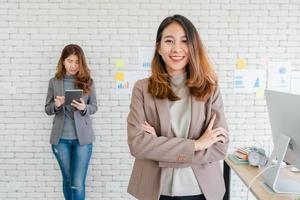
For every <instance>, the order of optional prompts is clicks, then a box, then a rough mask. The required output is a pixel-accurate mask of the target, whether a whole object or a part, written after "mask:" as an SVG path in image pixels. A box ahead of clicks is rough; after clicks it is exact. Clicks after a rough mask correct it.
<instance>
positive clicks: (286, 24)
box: [0, 0, 300, 200]
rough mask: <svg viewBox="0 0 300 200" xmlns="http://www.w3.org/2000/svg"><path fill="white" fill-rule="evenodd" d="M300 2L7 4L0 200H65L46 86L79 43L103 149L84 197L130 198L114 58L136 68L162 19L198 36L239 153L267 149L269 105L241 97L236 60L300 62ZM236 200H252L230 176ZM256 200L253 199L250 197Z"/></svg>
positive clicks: (3, 1)
mask: <svg viewBox="0 0 300 200" xmlns="http://www.w3.org/2000/svg"><path fill="white" fill-rule="evenodd" d="M299 7H300V2H299V1H297V0H276V1H275V0H272V1H268V0H244V1H238V0H219V1H209V0H204V1H202V0H201V1H197V0H189V1H182V0H180V1H179V0H169V1H161V0H148V1H145V0H127V1H126V0H124V1H123V0H89V1H88V2H87V1H83V0H69V1H65V2H63V1H57V0H47V1H46V0H42V1H37V0H18V1H16V0H15V1H14V0H12V1H8V0H0V91H1V93H0V111H1V113H2V115H1V116H0V199H6V200H13V199H22V200H34V199H41V200H43V199H49V200H54V199H62V198H63V197H62V189H61V175H60V171H59V169H58V165H57V163H56V160H55V159H54V157H53V155H52V153H51V150H50V145H49V143H48V140H49V132H50V128H51V120H52V118H51V117H48V116H46V114H45V113H44V101H45V96H46V91H47V84H48V80H49V78H50V77H52V76H53V75H54V72H55V66H56V63H57V61H58V57H59V55H60V52H61V50H62V48H63V46H65V45H66V44H69V43H77V44H79V45H81V46H82V47H83V49H84V51H85V53H86V56H87V58H88V62H89V63H90V68H91V70H92V75H93V77H94V79H95V81H96V86H97V97H98V104H99V111H98V112H97V113H96V114H95V115H94V116H93V125H94V129H95V131H96V137H97V141H96V142H95V143H94V153H93V157H92V160H91V165H90V168H89V172H88V180H87V199H94V200H96V199H97V200H98V199H131V197H130V196H129V195H128V194H127V193H126V186H127V183H128V179H129V175H130V171H131V167H132V162H133V159H132V157H131V156H130V154H129V152H128V147H127V143H126V137H127V136H126V116H127V113H128V110H129V103H130V99H129V95H125V94H123V95H122V94H116V92H115V90H114V89H113V85H114V80H113V75H114V72H115V71H116V70H117V69H116V68H115V66H114V65H115V63H114V62H115V60H116V59H119V58H121V59H124V61H125V68H124V70H139V68H138V67H137V63H138V60H137V59H138V48H139V47H143V46H145V47H148V46H149V47H150V46H153V44H154V39H155V34H156V30H157V27H158V25H159V23H160V22H161V20H162V19H163V18H165V17H166V16H168V15H172V14H175V13H179V14H183V15H185V16H187V17H188V18H189V19H191V21H192V22H193V23H194V24H195V25H196V27H197V28H198V30H199V32H200V35H201V37H202V39H203V40H204V43H205V45H206V47H207V49H208V51H209V54H210V56H211V58H212V60H213V62H214V64H215V67H216V69H217V71H218V74H219V76H220V80H221V87H222V92H223V98H224V102H225V110H226V116H227V119H228V123H229V127H230V130H231V132H230V135H231V149H232V147H233V146H237V145H243V144H249V143H255V142H259V143H260V144H262V145H263V147H265V148H266V149H267V150H268V151H270V148H271V146H272V144H271V143H270V139H271V138H270V128H269V122H268V117H267V113H266V107H265V101H264V100H263V99H257V98H256V97H255V94H239V95H236V94H234V91H233V72H234V68H235V62H236V59H237V58H238V57H244V58H246V59H247V61H248V68H251V69H261V68H262V66H261V65H260V58H261V57H262V56H264V55H269V57H270V59H271V60H272V59H281V60H289V61H291V63H292V66H293V67H294V68H296V67H298V68H299V64H300V59H299V53H300V38H299V30H300V12H299ZM231 188H232V192H231V193H232V199H233V200H239V199H244V198H245V193H246V192H245V191H246V190H245V187H244V186H243V184H242V183H241V181H240V180H239V179H238V178H237V177H236V176H233V182H232V187H231ZM252 199H254V198H253V197H252Z"/></svg>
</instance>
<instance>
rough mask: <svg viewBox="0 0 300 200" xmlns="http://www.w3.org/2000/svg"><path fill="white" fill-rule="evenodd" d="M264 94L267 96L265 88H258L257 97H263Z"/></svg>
mask: <svg viewBox="0 0 300 200" xmlns="http://www.w3.org/2000/svg"><path fill="white" fill-rule="evenodd" d="M264 96H265V90H264V89H258V90H256V97H258V98H263V97H264Z"/></svg>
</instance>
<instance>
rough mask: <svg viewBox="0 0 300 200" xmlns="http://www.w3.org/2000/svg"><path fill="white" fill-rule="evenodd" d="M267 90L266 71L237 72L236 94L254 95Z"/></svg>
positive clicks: (235, 81) (235, 79) (235, 78)
mask: <svg viewBox="0 0 300 200" xmlns="http://www.w3.org/2000/svg"><path fill="white" fill-rule="evenodd" d="M265 88H266V71H265V70H235V73H234V91H235V93H254V92H257V91H258V90H261V89H262V90H264V89H265Z"/></svg>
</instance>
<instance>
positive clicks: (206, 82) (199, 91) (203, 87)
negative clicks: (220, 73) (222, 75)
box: [148, 15, 218, 101]
mask: <svg viewBox="0 0 300 200" xmlns="http://www.w3.org/2000/svg"><path fill="white" fill-rule="evenodd" d="M171 23H178V24H180V25H181V27H182V28H183V29H184V31H185V34H186V37H187V45H188V50H189V61H188V64H187V66H186V71H187V80H186V86H187V87H189V88H190V93H191V95H192V96H195V97H196V99H197V100H199V101H205V100H206V99H207V98H209V96H211V95H212V93H213V92H214V91H215V89H216V87H217V84H218V80H217V75H216V73H215V72H214V70H213V68H212V65H211V63H210V61H209V58H208V55H207V53H206V50H205V48H204V45H203V44H202V42H201V39H200V37H199V34H198V31H197V29H196V28H195V26H194V25H193V24H192V22H191V21H190V20H188V19H187V18H186V17H184V16H182V15H173V16H169V17H167V18H165V19H164V20H163V21H162V22H161V24H160V26H159V27H158V30H157V34H156V45H155V53H154V57H153V59H152V63H151V71H152V75H151V76H150V78H149V86H148V90H149V92H150V93H151V94H152V95H153V96H155V97H156V98H159V99H163V98H168V99H169V100H171V101H176V100H179V99H180V98H179V97H178V96H176V95H175V93H174V92H173V91H172V88H171V85H170V75H169V74H168V73H167V69H166V64H165V62H164V60H163V59H162V57H161V55H160V54H159V53H158V50H159V48H160V43H161V38H162V32H163V30H164V29H165V28H166V27H167V26H168V25H170V24H171Z"/></svg>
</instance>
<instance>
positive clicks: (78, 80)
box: [55, 44, 93, 94]
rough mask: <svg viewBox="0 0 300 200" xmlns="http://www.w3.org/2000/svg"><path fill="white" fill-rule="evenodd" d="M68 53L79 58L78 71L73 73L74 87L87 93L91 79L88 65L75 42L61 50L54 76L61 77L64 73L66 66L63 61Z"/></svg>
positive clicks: (90, 85) (89, 90)
mask: <svg viewBox="0 0 300 200" xmlns="http://www.w3.org/2000/svg"><path fill="white" fill-rule="evenodd" d="M70 55H76V56H77V57H78V60H79V71H78V73H77V74H76V75H75V87H76V88H78V89H82V90H83V92H84V93H85V94H89V93H90V92H91V87H92V82H93V80H92V78H91V75H90V70H89V67H88V65H87V63H86V59H85V56H84V52H83V50H82V49H81V47H80V46H79V45H77V44H69V45H67V46H65V47H64V49H63V50H62V53H61V56H60V58H59V61H58V64H57V67H56V73H55V78H57V79H62V78H63V77H64V75H65V74H66V68H65V66H64V64H63V62H64V60H65V59H66V58H67V57H69V56H70Z"/></svg>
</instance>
